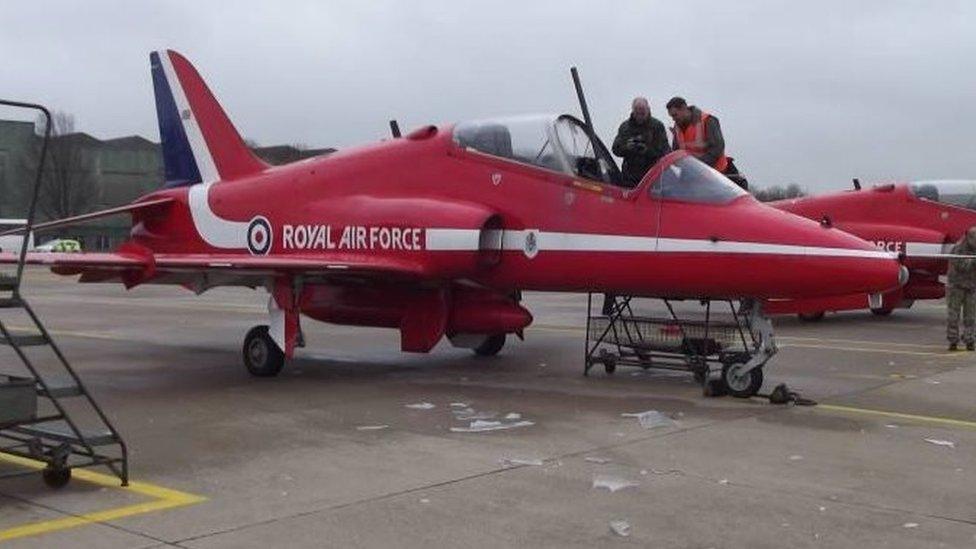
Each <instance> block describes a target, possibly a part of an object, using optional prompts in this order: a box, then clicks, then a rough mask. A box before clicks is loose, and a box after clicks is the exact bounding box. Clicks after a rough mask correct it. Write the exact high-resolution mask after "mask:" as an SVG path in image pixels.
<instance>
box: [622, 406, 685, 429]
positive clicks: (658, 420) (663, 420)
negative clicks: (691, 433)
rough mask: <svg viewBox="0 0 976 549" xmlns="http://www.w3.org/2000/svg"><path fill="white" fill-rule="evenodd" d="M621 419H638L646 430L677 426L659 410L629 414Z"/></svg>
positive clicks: (623, 415)
mask: <svg viewBox="0 0 976 549" xmlns="http://www.w3.org/2000/svg"><path fill="white" fill-rule="evenodd" d="M620 416H621V417H636V418H637V422H638V423H640V426H641V427H643V428H645V429H654V428H655V427H670V426H672V425H674V424H675V421H674V420H673V419H671V418H669V417H668V416H666V415H664V414H662V413H661V412H658V411H657V410H648V411H646V412H638V413H628V414H620Z"/></svg>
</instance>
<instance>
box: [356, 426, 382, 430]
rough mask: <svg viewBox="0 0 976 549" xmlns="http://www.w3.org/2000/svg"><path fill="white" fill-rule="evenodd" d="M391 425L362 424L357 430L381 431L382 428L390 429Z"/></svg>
mask: <svg viewBox="0 0 976 549" xmlns="http://www.w3.org/2000/svg"><path fill="white" fill-rule="evenodd" d="M389 427H390V426H389V425H360V426H359V427H356V430H357V431H379V430H380V429H389Z"/></svg>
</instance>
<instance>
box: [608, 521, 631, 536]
mask: <svg viewBox="0 0 976 549" xmlns="http://www.w3.org/2000/svg"><path fill="white" fill-rule="evenodd" d="M610 531H611V532H613V533H614V534H617V535H618V536H620V537H622V538H625V537H627V536H629V535H630V523H629V522H627V521H626V520H611V521H610Z"/></svg>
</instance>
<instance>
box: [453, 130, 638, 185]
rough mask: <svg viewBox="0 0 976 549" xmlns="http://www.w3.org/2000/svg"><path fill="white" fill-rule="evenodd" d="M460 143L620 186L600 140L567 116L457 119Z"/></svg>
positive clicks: (608, 155)
mask: <svg viewBox="0 0 976 549" xmlns="http://www.w3.org/2000/svg"><path fill="white" fill-rule="evenodd" d="M454 142H455V143H456V144H457V145H458V146H459V147H461V148H464V149H467V150H474V151H477V152H480V153H484V154H488V155H492V156H496V157H500V158H505V159H508V160H514V161H515V162H520V163H523V164H530V165H533V166H538V167H540V168H545V169H547V170H553V171H557V172H562V173H565V174H567V175H571V176H573V177H581V178H584V179H589V180H591V181H596V182H599V183H605V184H610V185H623V178H622V177H621V175H620V170H619V169H618V168H617V164H616V162H614V160H613V157H612V156H610V152H609V151H608V150H607V148H606V147H605V146H604V145H603V143H602V142H601V141H600V139H599V138H598V137H597V136H596V135H594V134H593V132H591V131H589V130H588V129H587V128H586V125H585V124H583V122H581V121H579V120H578V119H576V118H575V117H573V116H570V115H566V114H564V115H526V116H513V117H507V118H494V119H487V120H473V121H469V122H462V123H460V124H458V125H457V126H455V128H454Z"/></svg>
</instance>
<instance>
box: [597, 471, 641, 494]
mask: <svg viewBox="0 0 976 549" xmlns="http://www.w3.org/2000/svg"><path fill="white" fill-rule="evenodd" d="M636 486H640V483H639V482H637V481H633V480H627V479H625V478H622V477H618V476H613V475H597V476H595V477H593V488H596V489H599V488H606V489H607V490H609V491H611V492H616V491H617V490H623V489H624V488H632V487H636Z"/></svg>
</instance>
